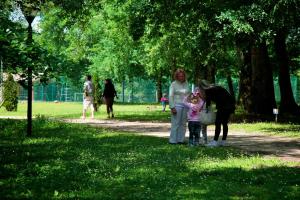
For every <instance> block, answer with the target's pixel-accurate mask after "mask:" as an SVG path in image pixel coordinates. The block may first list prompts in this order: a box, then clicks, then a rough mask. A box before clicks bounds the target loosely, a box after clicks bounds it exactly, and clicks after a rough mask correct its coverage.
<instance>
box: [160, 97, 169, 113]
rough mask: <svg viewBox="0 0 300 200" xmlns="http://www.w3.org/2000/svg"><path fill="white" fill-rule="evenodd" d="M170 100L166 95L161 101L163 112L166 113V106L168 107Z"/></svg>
mask: <svg viewBox="0 0 300 200" xmlns="http://www.w3.org/2000/svg"><path fill="white" fill-rule="evenodd" d="M168 101H169V100H168V98H167V94H166V93H164V94H163V96H162V98H161V99H160V102H161V105H162V111H163V112H165V111H166V106H167V103H168Z"/></svg>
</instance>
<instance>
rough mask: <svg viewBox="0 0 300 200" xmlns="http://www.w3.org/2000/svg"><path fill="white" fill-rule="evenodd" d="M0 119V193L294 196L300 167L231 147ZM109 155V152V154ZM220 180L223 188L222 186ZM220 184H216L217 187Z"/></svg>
mask: <svg viewBox="0 0 300 200" xmlns="http://www.w3.org/2000/svg"><path fill="white" fill-rule="evenodd" d="M33 126H34V133H33V135H34V137H31V138H24V136H22V134H23V133H24V128H25V127H26V126H25V123H24V121H16V120H3V119H1V120H0V128H1V130H2V131H1V133H0V160H1V166H0V171H1V185H0V196H1V197H2V198H4V199H24V198H25V199H70V198H71V199H228V198H230V197H234V199H245V197H247V198H249V199H297V197H299V195H300V194H299V190H298V186H299V178H300V177H299V176H300V169H299V167H297V166H295V165H293V164H290V163H288V162H282V161H279V160H277V159H267V158H262V157H260V156H256V155H247V154H245V153H243V152H241V151H239V150H235V149H232V148H222V150H220V149H210V148H189V147H187V146H184V145H183V146H177V145H176V146H175V145H169V144H168V142H167V139H165V138H156V137H147V136H138V135H136V134H128V133H124V132H114V131H110V130H105V129H102V128H91V127H88V126H84V125H71V124H64V123H59V122H55V121H51V120H49V121H43V120H42V121H41V120H37V121H35V120H34V121H33ZM108 155H109V156H108ZM224 186H226V187H224ZM220 188H222V189H221V190H220Z"/></svg>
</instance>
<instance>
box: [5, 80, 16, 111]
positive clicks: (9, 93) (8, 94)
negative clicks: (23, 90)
mask: <svg viewBox="0 0 300 200" xmlns="http://www.w3.org/2000/svg"><path fill="white" fill-rule="evenodd" d="M3 87H4V91H3V98H4V102H3V106H4V107H5V109H6V110H7V111H17V108H18V95H19V85H18V84H17V83H16V82H15V80H14V78H13V76H12V74H8V77H7V80H6V81H4V84H3Z"/></svg>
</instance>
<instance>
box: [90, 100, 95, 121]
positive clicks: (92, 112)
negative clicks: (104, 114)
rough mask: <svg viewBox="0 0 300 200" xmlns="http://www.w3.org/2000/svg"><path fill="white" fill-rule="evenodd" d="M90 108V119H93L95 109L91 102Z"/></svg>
mask: <svg viewBox="0 0 300 200" xmlns="http://www.w3.org/2000/svg"><path fill="white" fill-rule="evenodd" d="M90 108H91V118H92V119H94V111H95V108H94V103H93V102H91V104H90Z"/></svg>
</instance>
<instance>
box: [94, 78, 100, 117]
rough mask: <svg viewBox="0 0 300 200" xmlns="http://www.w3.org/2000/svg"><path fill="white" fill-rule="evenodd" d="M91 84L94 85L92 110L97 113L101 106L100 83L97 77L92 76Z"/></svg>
mask: <svg viewBox="0 0 300 200" xmlns="http://www.w3.org/2000/svg"><path fill="white" fill-rule="evenodd" d="M93 84H94V95H93V96H94V108H95V111H98V109H99V107H100V105H101V104H102V89H101V83H100V80H99V78H98V77H97V76H95V75H94V76H93Z"/></svg>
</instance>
